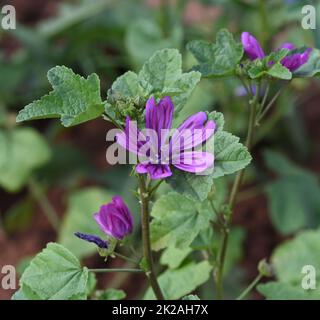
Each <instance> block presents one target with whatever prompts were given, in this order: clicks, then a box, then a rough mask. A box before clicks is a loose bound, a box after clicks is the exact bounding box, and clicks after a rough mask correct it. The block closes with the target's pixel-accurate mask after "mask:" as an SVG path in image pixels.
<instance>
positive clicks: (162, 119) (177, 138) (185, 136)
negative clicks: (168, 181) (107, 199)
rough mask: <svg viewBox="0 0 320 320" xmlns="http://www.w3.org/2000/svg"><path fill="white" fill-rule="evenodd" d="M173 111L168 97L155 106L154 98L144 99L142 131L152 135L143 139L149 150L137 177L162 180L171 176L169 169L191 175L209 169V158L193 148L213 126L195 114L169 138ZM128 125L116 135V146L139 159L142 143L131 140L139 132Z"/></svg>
mask: <svg viewBox="0 0 320 320" xmlns="http://www.w3.org/2000/svg"><path fill="white" fill-rule="evenodd" d="M173 111H174V105H173V102H172V100H171V98H170V97H163V98H162V99H161V100H160V101H159V103H158V104H157V102H156V100H155V98H154V97H150V98H149V99H148V101H147V103H146V131H148V130H149V131H148V132H150V133H153V134H150V135H149V134H147V135H146V136H144V141H145V142H147V141H148V144H149V145H151V148H150V149H151V150H150V152H149V154H148V156H147V157H145V158H146V159H145V160H143V161H141V162H140V163H139V164H138V165H137V167H136V172H137V173H139V174H149V175H150V178H151V179H163V178H167V177H169V176H171V175H172V171H171V168H170V165H173V166H175V167H176V168H178V169H180V170H183V171H187V172H191V173H200V172H203V171H205V170H206V169H208V168H209V167H211V166H212V165H213V162H214V156H213V154H211V153H209V152H203V151H196V150H194V148H195V147H197V146H199V145H201V144H202V143H203V142H205V141H206V140H208V139H209V138H210V136H212V135H213V134H214V130H215V122H214V121H213V120H209V121H208V117H207V114H206V113H205V112H198V113H196V114H194V115H192V116H190V117H189V118H187V119H186V120H185V121H184V122H183V123H182V125H180V127H179V128H178V129H177V130H176V131H175V132H174V133H173V134H172V135H171V134H170V130H171V126H172V118H173ZM131 123H132V122H131V121H130V119H129V117H127V120H126V127H125V132H122V133H120V134H118V135H117V142H118V143H119V144H120V145H121V146H122V147H124V148H125V149H127V150H128V151H130V152H133V153H134V154H136V155H138V156H141V149H143V146H144V143H143V142H141V141H137V140H135V139H134V138H137V136H139V135H141V132H137V131H135V130H132V129H131V127H132V126H131V125H130V124H131ZM142 135H143V133H142Z"/></svg>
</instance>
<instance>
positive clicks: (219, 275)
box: [215, 82, 261, 299]
mask: <svg viewBox="0 0 320 320" xmlns="http://www.w3.org/2000/svg"><path fill="white" fill-rule="evenodd" d="M260 87H261V83H260V82H259V84H258V86H257V91H256V95H255V96H254V98H253V100H252V102H251V103H250V117H249V124H248V132H247V139H246V147H247V148H248V150H249V149H250V147H251V144H252V139H253V133H254V128H255V123H256V114H257V107H258V104H259V92H260ZM244 172H245V169H242V170H241V171H239V173H238V174H237V176H236V178H235V181H234V183H233V186H232V189H231V193H230V197H229V201H228V208H229V210H230V212H231V214H230V216H229V217H228V221H227V223H228V224H230V222H231V218H232V210H233V207H234V205H235V202H236V197H237V194H238V191H239V188H240V185H241V182H242V179H243V176H244ZM221 231H222V239H221V245H220V251H219V252H220V254H219V257H218V263H217V269H216V272H215V283H216V294H217V299H222V298H223V284H222V280H223V268H224V263H225V257H226V253H227V247H228V241H229V229H228V227H226V226H224V227H223V228H222V230H221Z"/></svg>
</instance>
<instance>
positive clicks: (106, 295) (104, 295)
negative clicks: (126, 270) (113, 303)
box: [97, 289, 126, 300]
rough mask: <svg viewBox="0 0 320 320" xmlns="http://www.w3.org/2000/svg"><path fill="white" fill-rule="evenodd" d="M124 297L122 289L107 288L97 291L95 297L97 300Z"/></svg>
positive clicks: (120, 298)
mask: <svg viewBox="0 0 320 320" xmlns="http://www.w3.org/2000/svg"><path fill="white" fill-rule="evenodd" d="M125 297H126V293H125V292H124V291H123V290H117V289H107V290H105V291H98V292H97V298H98V299H99V300H122V299H124V298H125Z"/></svg>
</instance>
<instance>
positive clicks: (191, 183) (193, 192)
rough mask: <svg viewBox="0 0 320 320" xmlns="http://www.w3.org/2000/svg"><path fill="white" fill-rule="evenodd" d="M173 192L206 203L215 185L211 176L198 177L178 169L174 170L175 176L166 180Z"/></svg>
mask: <svg viewBox="0 0 320 320" xmlns="http://www.w3.org/2000/svg"><path fill="white" fill-rule="evenodd" d="M166 182H167V183H169V184H170V185H171V187H172V189H173V190H175V191H177V192H179V193H181V194H183V195H184V196H185V197H187V198H189V199H191V200H197V201H204V200H205V199H207V196H208V193H209V192H210V191H211V188H212V185H213V178H212V176H211V175H196V174H192V173H187V172H185V171H181V170H178V169H174V170H173V175H172V176H171V177H170V178H168V179H166Z"/></svg>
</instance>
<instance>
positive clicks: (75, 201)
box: [58, 188, 111, 258]
mask: <svg viewBox="0 0 320 320" xmlns="http://www.w3.org/2000/svg"><path fill="white" fill-rule="evenodd" d="M110 200H111V195H110V194H109V193H108V192H106V191H105V190H102V189H98V188H86V189H82V190H80V191H77V192H75V193H74V194H72V195H71V197H70V199H69V203H68V209H67V213H66V214H65V216H64V220H63V222H62V226H61V229H60V233H59V240H58V242H59V243H61V244H62V245H63V246H65V247H66V248H68V249H69V250H70V251H72V252H73V254H74V255H75V256H76V257H78V258H83V257H86V256H88V255H90V254H92V253H94V252H96V246H95V245H94V244H92V243H87V242H85V241H82V240H80V239H78V238H77V237H75V236H74V233H75V232H77V231H80V232H84V233H88V234H96V235H98V236H100V237H102V238H103V237H105V235H104V234H103V232H102V231H101V230H100V228H99V226H98V225H97V223H96V222H95V220H94V219H93V214H94V213H95V212H98V211H99V208H100V206H101V205H102V204H104V203H107V202H109V201H110Z"/></svg>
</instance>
